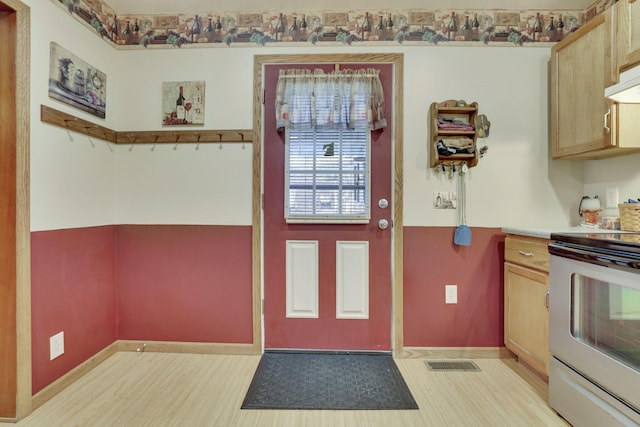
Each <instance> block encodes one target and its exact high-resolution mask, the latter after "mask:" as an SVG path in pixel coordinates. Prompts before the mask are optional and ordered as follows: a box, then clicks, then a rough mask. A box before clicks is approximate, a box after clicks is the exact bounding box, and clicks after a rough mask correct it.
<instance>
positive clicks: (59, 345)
mask: <svg viewBox="0 0 640 427" xmlns="http://www.w3.org/2000/svg"><path fill="white" fill-rule="evenodd" d="M63 354H64V331H63V332H59V333H57V334H55V335H54V336H52V337H50V338H49V360H53V359H55V358H56V357H59V356H62V355H63Z"/></svg>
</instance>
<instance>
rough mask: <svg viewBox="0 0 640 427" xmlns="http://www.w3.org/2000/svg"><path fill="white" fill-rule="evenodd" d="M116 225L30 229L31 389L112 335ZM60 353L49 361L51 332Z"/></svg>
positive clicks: (49, 380)
mask: <svg viewBox="0 0 640 427" xmlns="http://www.w3.org/2000/svg"><path fill="white" fill-rule="evenodd" d="M115 233H116V227H115V226H104V227H89V228H75V229H68V230H54V231H40V232H33V233H31V319H32V358H33V362H32V363H33V384H32V387H33V388H32V390H33V393H34V394H35V393H37V392H38V391H40V390H42V389H43V388H44V387H46V386H47V385H49V384H51V383H52V382H53V381H55V380H56V379H57V378H59V377H61V376H62V375H64V374H65V373H67V372H68V371H70V370H71V369H73V368H75V367H76V366H78V365H80V364H81V363H83V362H84V361H86V360H87V359H89V358H90V357H91V356H93V355H94V354H96V353H97V352H99V351H100V350H102V349H104V348H105V347H106V346H108V345H109V344H111V343H113V342H114V341H115V340H116V323H115V317H116V291H115V268H114V254H115ZM61 331H64V354H63V355H62V356H60V357H58V358H56V359H54V360H49V337H50V336H52V335H55V334H57V333H58V332H61Z"/></svg>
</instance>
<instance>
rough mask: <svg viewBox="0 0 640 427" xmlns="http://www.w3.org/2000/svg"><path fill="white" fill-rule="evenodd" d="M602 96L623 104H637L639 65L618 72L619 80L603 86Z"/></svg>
mask: <svg viewBox="0 0 640 427" xmlns="http://www.w3.org/2000/svg"><path fill="white" fill-rule="evenodd" d="M604 96H605V97H606V98H609V99H611V100H613V101H616V102H620V103H623V104H639V103H640V65H636V66H635V67H633V68H630V69H629V70H627V71H623V72H622V73H620V82H619V83H616V84H614V85H613V86H609V87H608V88H605V90H604Z"/></svg>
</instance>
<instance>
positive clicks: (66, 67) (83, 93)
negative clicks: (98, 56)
mask: <svg viewBox="0 0 640 427" xmlns="http://www.w3.org/2000/svg"><path fill="white" fill-rule="evenodd" d="M49 97H50V98H53V99H56V100H58V101H61V102H64V103H65V104H69V105H71V106H73V107H76V108H79V109H80V110H83V111H86V112H87V113H91V114H93V115H95V116H98V117H100V118H102V119H104V118H105V115H106V110H107V76H106V75H105V74H104V73H103V72H102V71H100V70H98V69H97V68H95V67H94V66H92V65H89V64H87V63H86V62H85V61H83V60H82V59H80V58H78V57H77V56H75V55H74V54H72V53H71V52H69V51H67V50H66V49H64V48H63V47H61V46H60V45H58V44H57V43H55V42H51V52H50V56H49Z"/></svg>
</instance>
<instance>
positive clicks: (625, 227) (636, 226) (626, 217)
mask: <svg viewBox="0 0 640 427" xmlns="http://www.w3.org/2000/svg"><path fill="white" fill-rule="evenodd" d="M618 210H619V211H620V230H622V231H640V203H620V204H619V205H618Z"/></svg>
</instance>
